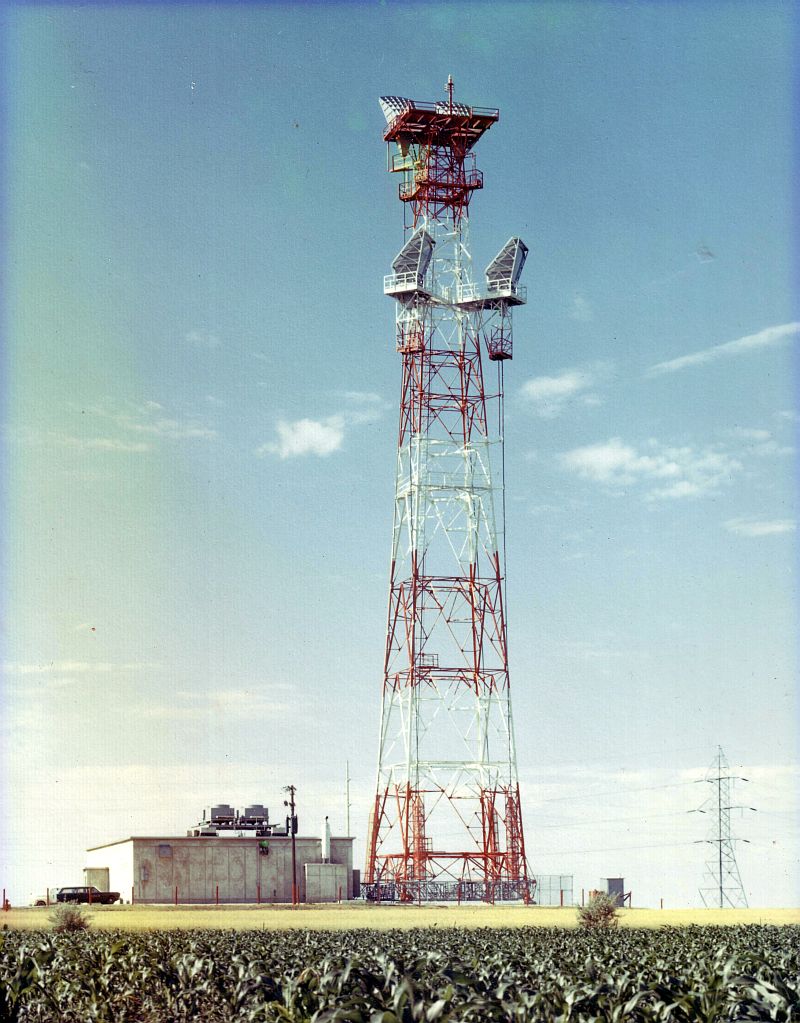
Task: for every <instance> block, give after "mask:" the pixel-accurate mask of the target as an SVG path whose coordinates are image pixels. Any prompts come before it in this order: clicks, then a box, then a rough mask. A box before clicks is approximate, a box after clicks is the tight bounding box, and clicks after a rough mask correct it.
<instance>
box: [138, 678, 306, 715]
mask: <svg viewBox="0 0 800 1023" xmlns="http://www.w3.org/2000/svg"><path fill="white" fill-rule="evenodd" d="M174 697H175V698H174V699H173V700H170V701H169V702H168V703H163V704H160V703H152V702H151V703H148V705H147V707H146V708H144V711H143V713H144V715H145V716H146V717H155V718H181V719H188V720H202V719H204V718H207V717H209V716H211V717H214V718H217V717H218V716H219V715H224V717H225V719H226V720H228V719H234V718H235V719H240V718H250V719H255V718H258V719H262V720H263V719H267V718H270V717H276V716H278V715H280V716H282V717H285V716H286V715H287V714H290V713H291V712H292V711H293V710H294V709H295V708H296V706H297V703H296V701H295V700H293V699H292V693H291V687H290V686H283V685H269V686H266V687H265V688H263V689H261V688H258V689H255V688H254V689H219V690H216V691H215V692H206V693H198V692H181V691H179V692H176V693H175V694H174Z"/></svg>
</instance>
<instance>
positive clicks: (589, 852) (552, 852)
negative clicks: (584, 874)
mask: <svg viewBox="0 0 800 1023" xmlns="http://www.w3.org/2000/svg"><path fill="white" fill-rule="evenodd" d="M694 844H695V843H694V842H666V843H656V844H654V845H615V846H608V847H605V848H603V849H595V848H594V847H592V848H591V849H586V848H584V849H548V850H547V852H545V853H541V854H536V853H534V854H533V859H537V858H538V859H545V858H546V857H548V856H594V854H595V853H605V852H635V851H636V850H637V849H677V848H679V847H681V848H682V847H684V846H687V845H694Z"/></svg>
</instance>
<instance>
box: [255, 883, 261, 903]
mask: <svg viewBox="0 0 800 1023" xmlns="http://www.w3.org/2000/svg"><path fill="white" fill-rule="evenodd" d="M256 903H257V904H258V905H259V906H260V905H261V885H260V884H257V885H256Z"/></svg>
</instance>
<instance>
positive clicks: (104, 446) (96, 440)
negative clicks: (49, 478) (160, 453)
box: [46, 431, 151, 454]
mask: <svg viewBox="0 0 800 1023" xmlns="http://www.w3.org/2000/svg"><path fill="white" fill-rule="evenodd" d="M46 438H47V440H48V441H50V442H51V443H52V444H55V445H56V446H58V447H65V448H75V449H76V450H79V451H117V452H123V453H130V454H140V453H141V452H143V451H150V449H151V445H150V444H148V443H146V442H145V441H133V440H123V439H121V438H119V437H75V436H73V435H71V434H62V433H55V432H53V431H51V432H49V433H48V434H46Z"/></svg>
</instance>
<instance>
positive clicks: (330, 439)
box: [256, 416, 345, 459]
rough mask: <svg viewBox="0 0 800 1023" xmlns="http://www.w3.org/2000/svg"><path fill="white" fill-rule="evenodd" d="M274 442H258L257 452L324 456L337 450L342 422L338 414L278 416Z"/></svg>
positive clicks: (291, 455)
mask: <svg viewBox="0 0 800 1023" xmlns="http://www.w3.org/2000/svg"><path fill="white" fill-rule="evenodd" d="M275 429H276V430H277V431H278V440H277V442H272V443H268V444H262V445H261V447H260V448H258V449H257V450H256V454H257V455H267V454H274V455H277V456H278V457H279V458H282V459H285V458H296V457H298V456H299V455H318V456H319V457H321V458H325V457H327V456H328V455H330V454H333V452H334V451H338V450H339V448H340V447H341V446H342V442H343V441H344V430H345V423H344V418H343V417H342V416H328V418H327V419H295V420H294V421H293V422H287V420H285V419H281V420H279V421H278V423H277V424H276V427H275Z"/></svg>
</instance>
